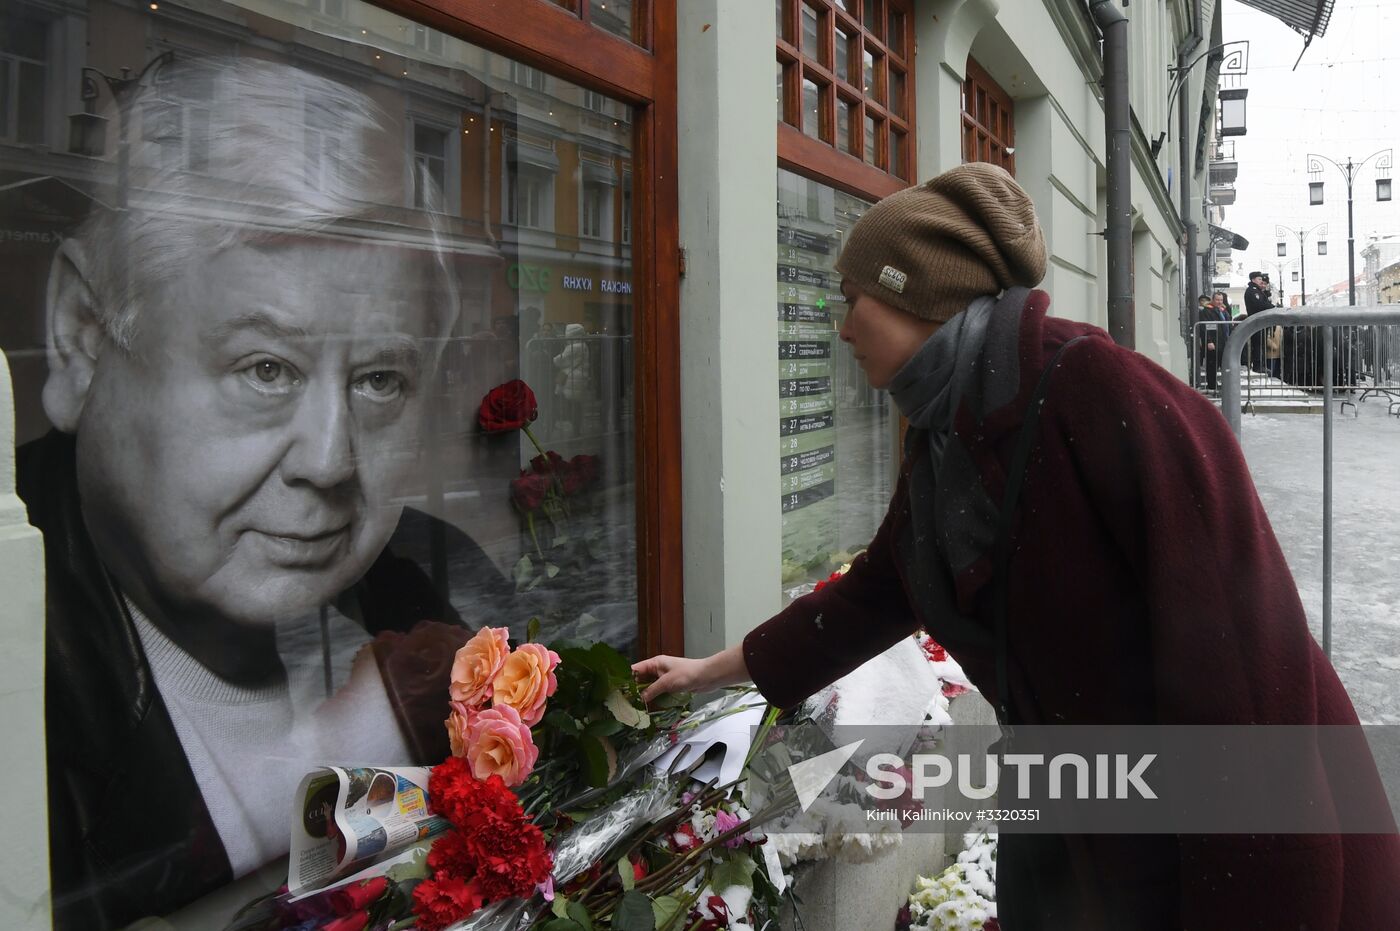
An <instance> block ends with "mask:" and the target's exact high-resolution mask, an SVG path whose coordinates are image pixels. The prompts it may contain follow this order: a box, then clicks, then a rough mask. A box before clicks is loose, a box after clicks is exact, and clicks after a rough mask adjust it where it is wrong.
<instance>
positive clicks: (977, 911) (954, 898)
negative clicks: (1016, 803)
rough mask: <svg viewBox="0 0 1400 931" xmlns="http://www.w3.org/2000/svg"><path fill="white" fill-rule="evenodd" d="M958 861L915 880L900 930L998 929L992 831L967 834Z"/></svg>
mask: <svg viewBox="0 0 1400 931" xmlns="http://www.w3.org/2000/svg"><path fill="white" fill-rule="evenodd" d="M963 846H964V848H965V849H964V850H963V851H962V852H961V853H959V854H958V857H957V862H955V863H953V864H952V865H951V866H949V867H948V868H947V869H945V870H944V871H943V872H942V873H939V874H938V875H937V876H936V877H934V878H932V879H930V878H928V877H926V876H919V877H918V878H916V879H915V880H914V892H913V894H911V895H910V896H909V904H908V905H906V906H905V907H904V908H903V909H901V910H900V914H899V918H898V919H897V920H896V923H895V928H896V931H997V929H999V928H1000V924H999V923H998V922H997V906H996V891H997V840H996V835H995V834H992V833H990V832H988V831H974V832H971V833H969V834H966V835H964V836H963Z"/></svg>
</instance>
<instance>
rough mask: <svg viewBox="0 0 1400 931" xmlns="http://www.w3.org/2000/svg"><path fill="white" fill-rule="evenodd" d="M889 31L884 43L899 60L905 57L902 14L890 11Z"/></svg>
mask: <svg viewBox="0 0 1400 931" xmlns="http://www.w3.org/2000/svg"><path fill="white" fill-rule="evenodd" d="M889 21H890V31H889V32H888V33H886V35H885V41H886V43H887V44H888V45H889V47H890V51H892V52H894V53H895V54H896V55H898V56H900V57H901V58H904V57H906V53H905V51H904V14H903V13H901V12H899V11H898V10H890V17H889Z"/></svg>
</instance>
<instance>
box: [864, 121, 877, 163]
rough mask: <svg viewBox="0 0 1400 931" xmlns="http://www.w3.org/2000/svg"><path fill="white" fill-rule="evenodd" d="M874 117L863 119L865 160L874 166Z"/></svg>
mask: <svg viewBox="0 0 1400 931" xmlns="http://www.w3.org/2000/svg"><path fill="white" fill-rule="evenodd" d="M876 154H877V153H876V151H875V117H873V116H867V117H866V118H865V160H866V161H867V162H869V163H870V164H872V165H874V164H875V157H876Z"/></svg>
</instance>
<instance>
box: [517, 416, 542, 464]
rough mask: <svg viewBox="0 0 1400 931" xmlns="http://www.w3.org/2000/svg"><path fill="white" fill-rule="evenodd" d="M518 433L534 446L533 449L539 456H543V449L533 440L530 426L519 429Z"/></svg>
mask: <svg viewBox="0 0 1400 931" xmlns="http://www.w3.org/2000/svg"><path fill="white" fill-rule="evenodd" d="M520 432H521V433H524V434H525V438H526V439H528V440H529V441H530V442H531V443H532V444H534V447H535V449H536V450H538V451H539V454H540V455H541V456H544V447H543V446H541V445H540V441H539V440H537V439H535V435H534V434H533V433H531V432H530V425H529V424H526V425H525V426H523V427H521V428H520ZM545 458H546V459H548V458H549V457H548V456H545Z"/></svg>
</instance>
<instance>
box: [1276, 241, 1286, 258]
mask: <svg viewBox="0 0 1400 931" xmlns="http://www.w3.org/2000/svg"><path fill="white" fill-rule="evenodd" d="M1278 254H1279V255H1281V256H1283V255H1287V254H1288V243H1286V242H1280V243H1279V244H1278Z"/></svg>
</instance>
